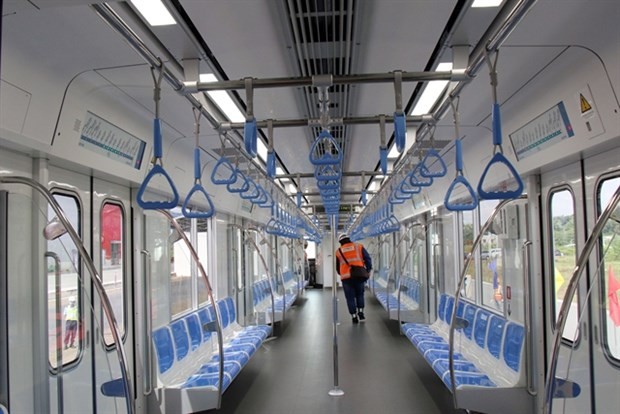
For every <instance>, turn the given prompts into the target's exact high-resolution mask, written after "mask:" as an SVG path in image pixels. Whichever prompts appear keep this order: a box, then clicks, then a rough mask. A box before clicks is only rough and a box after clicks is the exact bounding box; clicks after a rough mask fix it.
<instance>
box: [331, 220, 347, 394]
mask: <svg viewBox="0 0 620 414" xmlns="http://www.w3.org/2000/svg"><path fill="white" fill-rule="evenodd" d="M331 225H332V237H331V239H332V251H335V247H336V226H337V224H336V216H332V217H331ZM334 254H335V253H334ZM332 262H333V265H332V266H333V270H334V271H333V273H332V307H333V308H332V309H333V321H332V322H333V334H334V345H333V350H334V388H332V389H331V390H330V391H329V395H331V396H333V397H339V396H341V395H344V391H343V390H341V389H340V386H339V385H338V285H337V282H336V275H337V272H336V260H335V258H334V260H332Z"/></svg>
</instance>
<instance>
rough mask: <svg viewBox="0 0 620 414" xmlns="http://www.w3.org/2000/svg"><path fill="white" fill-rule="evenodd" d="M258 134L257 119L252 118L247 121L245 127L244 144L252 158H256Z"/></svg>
mask: <svg viewBox="0 0 620 414" xmlns="http://www.w3.org/2000/svg"><path fill="white" fill-rule="evenodd" d="M257 134H258V129H257V127H256V118H254V117H252V118H251V119H248V120H246V121H245V125H243V143H244V144H245V152H247V153H248V155H249V156H250V157H252V158H254V157H256V151H257V147H258V144H257Z"/></svg>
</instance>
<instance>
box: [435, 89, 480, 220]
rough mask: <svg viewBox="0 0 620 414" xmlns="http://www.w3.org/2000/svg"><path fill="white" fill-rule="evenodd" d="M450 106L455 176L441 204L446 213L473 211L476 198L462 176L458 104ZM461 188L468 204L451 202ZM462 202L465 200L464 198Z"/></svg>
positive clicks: (476, 202)
mask: <svg viewBox="0 0 620 414" xmlns="http://www.w3.org/2000/svg"><path fill="white" fill-rule="evenodd" d="M450 106H451V107H452V115H453V117H454V130H455V132H456V140H455V141H454V146H455V150H456V175H455V177H454V180H453V181H452V184H450V186H449V187H448V191H447V192H446V197H445V198H444V201H443V204H444V206H445V207H446V209H448V211H468V210H473V209H475V208H476V207H477V206H478V196H477V195H476V192H475V191H474V189H473V188H472V186H471V184H469V181H467V179H466V178H465V177H464V176H463V149H462V148H461V135H460V133H459V111H458V102H457V103H456V105H455V104H454V101H450ZM461 187H463V188H465V190H466V192H467V194H468V195H469V200H470V201H469V202H466V201H461V202H459V201H454V200H452V198H453V193H454V192H455V189H458V188H461ZM463 200H466V198H464V199H463Z"/></svg>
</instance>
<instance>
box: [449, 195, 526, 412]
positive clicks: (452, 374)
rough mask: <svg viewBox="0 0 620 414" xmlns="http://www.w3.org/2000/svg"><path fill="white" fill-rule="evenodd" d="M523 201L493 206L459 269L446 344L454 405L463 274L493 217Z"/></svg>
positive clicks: (518, 200)
mask: <svg viewBox="0 0 620 414" xmlns="http://www.w3.org/2000/svg"><path fill="white" fill-rule="evenodd" d="M523 201H527V196H525V195H522V196H520V197H519V198H515V199H510V200H504V201H502V202H500V203H499V204H498V205H497V206H496V207H495V209H494V210H493V212H492V213H491V215H490V216H489V218H488V219H487V221H486V223H484V225H483V226H482V227H481V228H480V231H479V232H478V235H477V236H476V239H475V240H474V243H473V244H472V247H471V251H470V254H468V255H467V258H466V259H465V263H464V264H463V268H462V270H461V274H460V277H459V281H458V284H457V287H456V291H455V293H454V307H453V309H452V316H451V320H450V330H449V333H448V344H449V351H448V358H449V364H450V387H451V391H452V398H453V402H454V406H455V407H457V406H458V401H457V395H456V392H457V390H456V378H455V372H454V331H455V329H456V323H457V321H456V320H457V311H458V304H459V301H460V300H461V292H462V291H463V288H464V286H465V276H466V274H467V269H468V268H469V265H470V263H471V260H472V258H473V257H474V255H473V253H474V252H475V251H476V249H477V248H478V247H479V246H480V244H481V243H482V239H483V236H484V234H485V233H486V232H487V231H488V230H489V228H490V227H491V225H492V224H493V221H494V220H495V217H497V215H498V214H499V213H500V211H502V210H503V209H504V208H505V207H506V206H507V205H510V204H513V203H518V202H523ZM527 265H528V264H527V263H525V264H524V266H527ZM524 296H525V303H524V306H526V307H528V306H529V302H528V297H529V295H528V294H527V292H526V294H525V295H524ZM524 319H525V318H524ZM524 324H525V331H526V332H529V324H530V321H528V320H527V319H525V320H524ZM525 348H526V349H525V365H526V366H527V365H529V358H530V356H529V352H528V347H527V346H526V347H525Z"/></svg>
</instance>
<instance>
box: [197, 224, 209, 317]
mask: <svg viewBox="0 0 620 414" xmlns="http://www.w3.org/2000/svg"><path fill="white" fill-rule="evenodd" d="M208 220H209V219H204V218H200V219H197V220H196V224H197V226H198V241H197V243H196V252H197V253H198V258H199V259H200V263H201V264H202V267H203V268H204V270H205V272H207V275H209V274H208V270H207V263H208V253H207V252H208V240H207V237H208V235H209V234H208V233H207V231H208V224H209V222H208ZM209 276H210V275H209ZM196 277H197V280H196V286H197V290H198V306H200V305H202V304H203V303H206V302H207V301H208V300H209V293H208V290H207V284H206V283H205V281H204V280H203V277H202V275H201V274H200V272H199V271H197V272H196ZM209 282H210V283H211V285H213V280H211V279H210V280H209Z"/></svg>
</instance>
